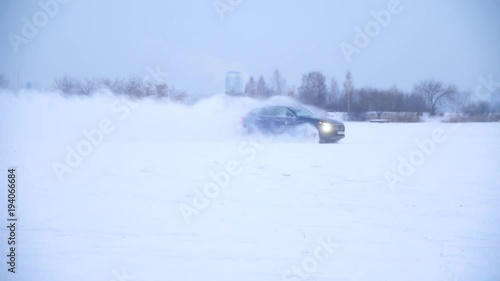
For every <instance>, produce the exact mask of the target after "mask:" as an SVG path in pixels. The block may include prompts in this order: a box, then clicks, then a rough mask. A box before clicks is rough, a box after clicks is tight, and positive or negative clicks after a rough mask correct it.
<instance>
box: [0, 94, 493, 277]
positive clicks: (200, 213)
mask: <svg viewBox="0 0 500 281" xmlns="http://www.w3.org/2000/svg"><path fill="white" fill-rule="evenodd" d="M280 102H283V101H280ZM270 103H272V102H270ZM262 104H263V102H256V101H252V100H249V99H234V98H229V97H225V96H214V97H211V98H209V99H206V100H203V101H202V102H200V103H198V104H196V105H194V106H191V107H188V106H184V105H178V104H172V103H162V102H154V101H151V100H140V101H129V100H122V99H120V98H119V97H117V96H114V95H111V94H109V93H108V94H106V93H102V94H96V95H95V96H93V97H86V98H83V99H80V98H68V99H66V98H63V97H61V96H59V95H57V94H53V93H39V92H26V93H21V94H20V95H7V94H6V93H3V92H2V93H1V94H0V112H2V120H5V121H3V122H2V123H0V124H1V125H0V136H1V138H0V147H1V148H2V150H1V155H2V157H1V158H0V167H1V168H2V169H3V170H4V171H5V170H6V169H7V167H12V166H15V167H17V170H18V186H17V190H18V191H17V192H18V193H17V196H18V209H17V210H18V211H17V212H18V218H19V224H18V229H17V238H18V252H17V257H18V266H17V273H16V274H15V275H12V274H11V273H8V272H7V270H6V265H5V263H4V265H3V266H2V267H1V268H0V280H20V281H21V280H23V281H24V280H35V279H36V280H61V281H62V280H106V281H107V280H110V281H111V280H127V281H133V280H145V281H156V280H158V281H159V280H235V279H237V280H249V281H250V280H259V281H261V280H356V281H361V280H380V281H382V280H383V281H392V280H394V281H399V280H415V281H417V280H418V281H420V280H430V281H434V280H435V281H443V280H460V281H462V280H470V281H476V280H498V279H500V272H499V271H498V269H499V268H500V263H499V261H500V254H499V253H500V240H499V237H500V216H499V205H498V202H500V190H499V189H498V187H499V183H500V174H499V173H498V171H499V170H500V162H499V161H498V159H500V149H499V146H498V139H499V138H500V126H499V124H498V123H480V124H473V123H468V124H458V125H457V124H444V123H435V122H426V123H413V124H373V123H353V122H347V123H345V125H346V138H345V139H343V140H342V141H341V142H340V143H339V144H326V145H319V144H313V143H308V142H305V141H302V140H300V139H298V140H287V139H279V138H278V139H272V138H271V139H269V138H267V139H266V138H256V139H255V138H252V137H244V136H241V135H239V134H237V133H236V131H235V128H236V127H237V124H238V119H239V117H240V116H241V114H243V113H245V112H246V111H247V110H248V109H250V108H252V107H254V106H258V105H262ZM106 120H107V121H106ZM103 122H104V123H103ZM102 124H105V125H102ZM110 128H113V129H112V130H111V129H110ZM98 129H99V130H101V132H102V138H100V140H99V141H96V137H95V131H96V130H98ZM92 132H94V135H93V133H92ZM88 135H91V136H92V135H93V136H94V137H90V138H89V137H88ZM91 139H94V141H95V143H96V144H95V145H93V146H92V147H91V150H90V152H88V153H87V152H86V153H85V155H83V156H81V159H80V160H79V161H76V160H75V158H73V159H70V160H69V161H68V160H67V158H68V154H69V152H68V147H69V148H70V150H71V149H73V150H77V149H78V146H79V144H81V143H82V142H83V141H86V140H91ZM84 151H88V150H84ZM418 155H420V156H418ZM73 157H74V156H73ZM56 162H57V163H59V164H61V165H68V167H67V168H69V169H70V170H69V171H67V170H64V173H63V174H62V176H61V178H58V176H57V172H56V171H57V170H54V167H55V166H54V163H56ZM409 162H411V163H414V164H409ZM235 167H236V168H235ZM59 171H61V170H59ZM234 171H237V172H235V173H234V174H233V172H234ZM4 175H5V173H4ZM214 185H217V186H219V191H218V192H215V191H214V190H215V189H210V188H214ZM6 190H7V189H6V188H2V189H1V190H0V198H6V196H7V191H6ZM207 190H208V191H207ZM210 190H212V191H210ZM4 206H5V205H4ZM2 233H4V232H2ZM2 237H5V236H4V235H3V234H2ZM2 241H5V240H4V238H2ZM0 251H1V252H2V256H4V254H3V253H7V244H6V243H4V242H2V244H1V246H0ZM318 253H320V255H319V254H318ZM318 255H319V256H318ZM294 272H298V274H300V275H297V273H294ZM123 276H127V278H124V277H123ZM299 276H302V277H299Z"/></svg>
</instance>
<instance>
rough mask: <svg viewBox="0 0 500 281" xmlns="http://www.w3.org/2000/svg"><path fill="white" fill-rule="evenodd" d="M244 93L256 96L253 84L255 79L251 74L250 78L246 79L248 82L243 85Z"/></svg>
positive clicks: (255, 87) (255, 88)
mask: <svg viewBox="0 0 500 281" xmlns="http://www.w3.org/2000/svg"><path fill="white" fill-rule="evenodd" d="M245 95H246V96H248V97H252V98H255V97H256V96H257V85H256V84H255V79H253V76H250V79H248V82H247V84H246V86H245Z"/></svg>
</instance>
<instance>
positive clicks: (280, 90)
mask: <svg viewBox="0 0 500 281" xmlns="http://www.w3.org/2000/svg"><path fill="white" fill-rule="evenodd" d="M285 88H286V80H285V79H284V78H283V76H282V75H281V72H280V71H279V70H278V69H276V70H274V72H273V75H272V76H271V90H272V93H273V94H274V95H279V96H281V95H284V94H285Z"/></svg>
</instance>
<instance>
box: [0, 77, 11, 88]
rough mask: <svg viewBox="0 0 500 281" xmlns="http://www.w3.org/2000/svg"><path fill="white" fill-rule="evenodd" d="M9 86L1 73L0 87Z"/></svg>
mask: <svg viewBox="0 0 500 281" xmlns="http://www.w3.org/2000/svg"><path fill="white" fill-rule="evenodd" d="M8 86H9V82H8V81H7V78H5V76H4V75H3V74H0V89H5V88H7V87H8Z"/></svg>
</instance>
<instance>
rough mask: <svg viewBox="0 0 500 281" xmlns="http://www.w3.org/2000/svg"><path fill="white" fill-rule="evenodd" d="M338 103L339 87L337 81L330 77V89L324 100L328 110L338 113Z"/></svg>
mask: <svg viewBox="0 0 500 281" xmlns="http://www.w3.org/2000/svg"><path fill="white" fill-rule="evenodd" d="M338 101H339V85H338V83H337V80H335V78H333V77H332V79H330V87H329V89H328V95H327V98H326V105H327V109H328V110H333V111H338V106H337V103H338Z"/></svg>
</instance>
